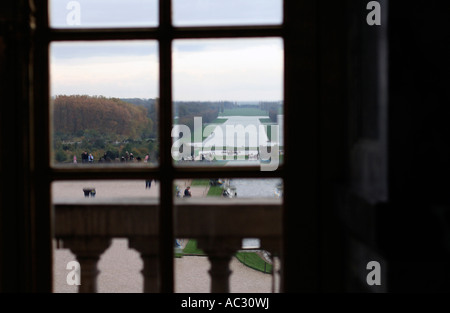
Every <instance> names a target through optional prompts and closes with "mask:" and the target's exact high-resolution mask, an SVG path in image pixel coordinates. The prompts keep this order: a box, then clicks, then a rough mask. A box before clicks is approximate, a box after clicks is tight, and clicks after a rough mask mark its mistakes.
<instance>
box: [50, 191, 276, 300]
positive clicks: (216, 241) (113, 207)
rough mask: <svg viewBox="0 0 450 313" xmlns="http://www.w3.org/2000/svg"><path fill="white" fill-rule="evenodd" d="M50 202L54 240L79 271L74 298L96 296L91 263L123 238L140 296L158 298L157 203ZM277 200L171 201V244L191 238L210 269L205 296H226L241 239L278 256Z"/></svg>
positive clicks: (95, 272) (144, 200) (146, 200)
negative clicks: (134, 254) (136, 268)
mask: <svg viewBox="0 0 450 313" xmlns="http://www.w3.org/2000/svg"><path fill="white" fill-rule="evenodd" d="M97 200H99V199H96V200H95V201H89V200H88V201H85V202H81V201H77V202H70V201H61V202H55V203H54V208H55V238H56V239H57V240H58V242H62V243H63V245H64V248H68V249H70V250H71V251H72V253H73V254H74V255H75V256H76V258H77V260H78V262H79V263H80V265H81V285H80V287H79V292H97V276H98V269H97V263H98V261H99V259H100V256H101V255H102V254H103V252H104V251H105V250H106V249H107V248H108V247H109V245H110V244H111V240H112V239H113V238H118V237H120V238H128V241H129V246H130V247H131V248H134V249H136V250H137V251H138V252H139V253H140V256H141V258H142V260H143V270H142V274H143V278H144V286H143V287H144V288H143V290H144V292H158V291H159V288H158V274H159V271H158V251H159V247H158V245H159V241H158V234H159V230H158V210H159V204H158V200H157V199H151V198H142V199H139V198H134V199H121V201H120V202H118V201H117V200H114V201H112V200H109V201H105V200H101V201H97ZM281 207H282V202H281V200H280V199H263V200H261V199H243V198H241V199H239V198H235V199H222V198H217V199H212V198H195V199H194V198H193V199H177V200H176V201H175V206H174V213H175V214H174V216H175V221H174V229H175V236H176V237H177V238H195V239H197V242H198V247H199V248H201V249H202V250H203V251H204V252H205V253H206V254H207V255H208V258H209V261H210V264H211V268H210V270H209V274H210V277H211V292H221V293H223V292H229V290H230V288H229V278H230V274H231V271H230V269H229V263H230V260H231V258H232V256H233V255H234V254H235V253H236V251H238V250H240V249H241V247H242V240H243V239H244V238H259V239H260V242H261V248H262V249H264V250H266V251H269V252H270V253H271V254H272V255H279V253H280V247H281V236H282V229H281V216H282V209H281Z"/></svg>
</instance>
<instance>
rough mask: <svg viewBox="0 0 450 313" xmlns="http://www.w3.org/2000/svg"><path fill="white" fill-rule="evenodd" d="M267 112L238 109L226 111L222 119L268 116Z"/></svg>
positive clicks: (254, 109)
mask: <svg viewBox="0 0 450 313" xmlns="http://www.w3.org/2000/svg"><path fill="white" fill-rule="evenodd" d="M267 115H268V114H267V111H264V110H260V109H257V108H236V109H226V110H224V111H223V112H222V113H221V115H220V116H219V118H220V117H223V116H267Z"/></svg>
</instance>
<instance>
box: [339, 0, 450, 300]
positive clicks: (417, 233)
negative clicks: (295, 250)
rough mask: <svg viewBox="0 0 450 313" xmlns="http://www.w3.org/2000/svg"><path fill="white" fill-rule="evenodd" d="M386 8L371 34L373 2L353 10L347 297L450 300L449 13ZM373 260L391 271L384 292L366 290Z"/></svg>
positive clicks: (419, 5)
mask: <svg viewBox="0 0 450 313" xmlns="http://www.w3.org/2000/svg"><path fill="white" fill-rule="evenodd" d="M379 2H380V3H381V6H382V16H383V19H382V26H380V27H371V28H369V27H367V24H366V25H364V24H365V20H364V19H363V18H362V17H363V16H365V14H367V10H366V9H365V5H366V4H367V1H358V2H357V1H349V2H348V4H349V11H348V12H349V14H350V16H349V19H348V21H349V23H350V24H349V41H348V42H349V51H348V56H349V59H348V62H347V64H348V69H349V70H348V73H349V76H348V104H349V110H348V113H349V123H348V130H349V134H348V142H349V151H348V160H349V162H350V163H349V179H348V184H347V192H344V193H342V194H341V196H342V198H343V201H342V203H343V205H342V207H341V208H342V209H341V216H342V219H343V222H344V225H345V228H346V232H347V239H346V245H347V247H348V250H347V253H348V254H347V256H346V258H345V263H346V264H345V267H346V268H347V274H346V277H347V278H346V281H347V289H348V290H354V291H372V292H374V291H375V292H376V291H391V292H408V291H416V292H417V291H427V292H431V291H448V290H449V287H448V281H449V280H450V276H449V274H450V273H449V272H450V271H449V269H448V264H449V263H448V261H449V255H450V253H449V252H450V233H449V231H450V210H449V209H450V207H449V201H450V198H449V197H448V195H449V194H450V193H449V187H450V186H449V184H450V182H449V180H448V177H449V175H448V174H449V171H450V163H449V160H450V158H449V157H450V147H449V146H450V136H449V135H450V127H449V123H448V121H447V118H448V117H449V115H448V114H447V113H446V111H447V110H446V107H447V106H448V104H449V94H448V86H449V83H450V81H449V80H450V79H449V76H448V73H449V71H450V61H449V55H450V45H449V42H450V32H449V29H450V28H449V27H447V25H446V23H447V20H448V19H447V17H446V16H447V14H448V5H446V4H445V3H443V2H439V1H427V2H418V1H409V2H408V4H407V5H405V3H400V2H399V1H379ZM364 12H365V13H364ZM384 27H387V28H385V29H383V28H384ZM386 61H387V62H386ZM383 73H386V74H387V76H383ZM370 260H376V261H379V262H380V263H381V266H382V277H383V284H382V286H380V287H378V288H374V287H369V286H368V285H367V284H366V282H365V278H366V275H367V273H368V271H366V270H365V268H364V266H365V264H367V262H368V261H370ZM355 269H357V270H355Z"/></svg>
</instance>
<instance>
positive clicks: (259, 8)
mask: <svg viewBox="0 0 450 313" xmlns="http://www.w3.org/2000/svg"><path fill="white" fill-rule="evenodd" d="M173 19H174V25H176V26H205V25H210V26H218V25H259V24H260V25H263V24H266V25H273V24H281V23H282V20H283V1H282V0H215V1H208V0H173Z"/></svg>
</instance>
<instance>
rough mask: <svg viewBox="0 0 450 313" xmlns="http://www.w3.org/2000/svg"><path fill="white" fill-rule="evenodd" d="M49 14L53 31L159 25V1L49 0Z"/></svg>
mask: <svg viewBox="0 0 450 313" xmlns="http://www.w3.org/2000/svg"><path fill="white" fill-rule="evenodd" d="M49 11H50V12H49V16H50V26H51V27H53V28H100V27H104V28H107V27H152V26H157V25H158V1H157V0H77V1H69V0H50V1H49Z"/></svg>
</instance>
